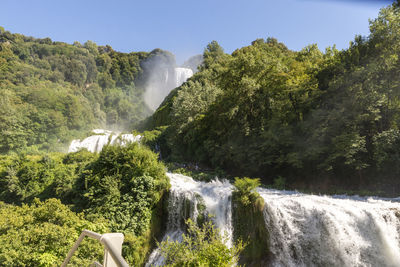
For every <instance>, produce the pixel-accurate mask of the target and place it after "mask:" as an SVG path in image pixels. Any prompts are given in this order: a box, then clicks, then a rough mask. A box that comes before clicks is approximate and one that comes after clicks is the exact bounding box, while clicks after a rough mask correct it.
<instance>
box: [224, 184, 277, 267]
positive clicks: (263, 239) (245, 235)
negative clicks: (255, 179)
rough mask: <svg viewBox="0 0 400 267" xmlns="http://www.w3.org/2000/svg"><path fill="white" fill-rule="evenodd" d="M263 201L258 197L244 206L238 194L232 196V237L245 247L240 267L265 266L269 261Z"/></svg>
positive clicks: (267, 234)
mask: <svg viewBox="0 0 400 267" xmlns="http://www.w3.org/2000/svg"><path fill="white" fill-rule="evenodd" d="M263 209H264V199H263V198H261V197H260V196H258V197H257V198H255V199H252V201H251V203H248V204H244V203H243V202H242V201H241V195H240V193H239V192H237V191H236V192H234V193H233V194H232V218H233V226H234V231H233V236H234V239H235V240H238V239H241V240H243V241H244V242H246V243H247V246H246V247H245V249H244V250H243V252H242V253H241V255H240V261H239V264H240V265H246V266H266V265H267V263H268V260H269V254H270V253H269V241H268V240H269V233H268V231H267V229H266V227H265V222H264V216H263Z"/></svg>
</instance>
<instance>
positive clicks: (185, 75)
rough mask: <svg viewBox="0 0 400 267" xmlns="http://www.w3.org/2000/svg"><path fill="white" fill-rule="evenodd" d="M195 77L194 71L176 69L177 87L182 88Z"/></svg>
mask: <svg viewBox="0 0 400 267" xmlns="http://www.w3.org/2000/svg"><path fill="white" fill-rule="evenodd" d="M192 76H193V71H192V70H191V69H188V68H175V85H176V86H175V87H178V86H181V85H182V84H183V83H184V82H186V80H187V79H189V78H190V77H192Z"/></svg>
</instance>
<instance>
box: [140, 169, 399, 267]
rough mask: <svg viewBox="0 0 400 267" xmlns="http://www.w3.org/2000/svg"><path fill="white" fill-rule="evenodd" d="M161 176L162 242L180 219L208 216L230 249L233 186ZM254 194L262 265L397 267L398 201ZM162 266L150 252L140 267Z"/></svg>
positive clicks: (176, 230) (179, 226)
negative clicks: (164, 203) (164, 197)
mask: <svg viewBox="0 0 400 267" xmlns="http://www.w3.org/2000/svg"><path fill="white" fill-rule="evenodd" d="M167 175H168V177H169V179H170V183H171V190H170V196H169V200H168V211H169V214H168V222H167V230H166V234H165V236H164V238H163V240H166V239H167V238H168V237H169V238H170V239H172V240H179V239H180V238H181V235H182V233H184V229H185V223H184V222H185V219H187V218H191V219H192V220H196V219H197V218H198V217H199V216H200V215H205V214H212V215H214V218H213V221H214V223H215V225H216V226H217V227H218V228H219V229H220V230H221V232H222V233H226V234H227V235H228V237H229V238H228V242H227V245H228V246H231V244H232V242H233V225H232V210H231V209H232V204H231V195H232V190H233V186H232V185H231V184H230V183H229V182H228V181H220V180H214V181H212V182H210V183H205V182H197V181H194V180H193V179H192V178H190V177H187V176H184V175H181V174H173V173H167ZM257 191H258V192H259V194H260V196H261V197H262V198H263V199H264V201H265V206H264V211H263V216H264V221H265V227H266V229H267V232H268V233H269V235H268V237H267V238H268V240H269V252H268V251H266V254H268V255H269V256H268V257H269V263H268V265H267V266H338V267H339V266H393V267H394V266H400V199H383V198H372V197H369V198H367V197H356V196H353V197H351V196H317V195H307V194H301V193H298V192H292V191H278V190H271V189H265V188H258V189H257ZM163 262H164V260H163V258H162V255H161V253H160V251H159V250H158V249H156V250H154V251H153V252H152V254H151V255H150V257H149V260H148V263H147V264H146V266H152V265H154V266H160V265H162V264H163Z"/></svg>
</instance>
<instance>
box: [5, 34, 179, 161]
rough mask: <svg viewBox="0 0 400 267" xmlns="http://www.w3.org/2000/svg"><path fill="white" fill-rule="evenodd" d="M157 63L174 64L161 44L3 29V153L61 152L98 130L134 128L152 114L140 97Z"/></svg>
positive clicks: (170, 55) (172, 58)
mask: <svg viewBox="0 0 400 267" xmlns="http://www.w3.org/2000/svg"><path fill="white" fill-rule="evenodd" d="M155 61H157V62H158V63H160V62H167V63H170V64H172V65H174V64H175V58H174V56H173V55H172V54H171V53H169V52H167V51H163V50H161V49H155V50H154V51H152V52H150V53H147V52H132V53H120V52H117V51H114V50H113V49H112V48H111V47H110V46H97V45H96V44H95V43H94V42H91V41H87V42H86V43H84V44H83V45H82V44H80V43H79V42H75V43H74V44H73V45H69V44H66V43H62V42H53V41H52V40H51V39H50V38H44V39H36V38H33V37H27V36H24V35H21V34H12V33H10V32H8V31H5V30H4V29H2V30H1V31H0V99H1V100H0V110H1V111H0V153H7V152H9V151H15V150H23V149H24V148H26V147H30V148H32V149H33V150H38V149H39V150H50V151H57V150H62V149H63V147H64V146H65V144H66V143H68V142H69V141H70V140H71V139H73V138H74V137H80V136H84V135H85V134H86V132H87V131H88V130H91V129H93V127H108V128H113V129H118V130H131V129H132V126H133V125H134V124H135V123H137V122H139V121H140V120H142V119H143V118H145V117H146V116H148V115H149V114H150V113H149V112H150V110H149V108H148V107H147V106H146V105H145V104H144V101H143V94H144V90H145V88H144V85H145V81H146V80H147V78H148V77H149V75H150V73H151V71H152V70H151V69H150V68H148V66H149V65H151V63H152V62H155Z"/></svg>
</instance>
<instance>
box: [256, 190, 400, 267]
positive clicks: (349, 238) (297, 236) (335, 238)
mask: <svg viewBox="0 0 400 267" xmlns="http://www.w3.org/2000/svg"><path fill="white" fill-rule="evenodd" d="M258 191H259V193H260V195H261V196H262V197H263V198H264V200H265V209H264V219H265V224H266V228H267V229H268V232H269V236H270V251H271V253H272V255H273V256H272V263H271V265H272V266H400V204H399V200H398V199H397V200H396V199H394V200H392V201H388V200H385V199H374V198H360V197H348V196H346V197H343V196H342V197H340V196H336V197H328V196H315V195H306V194H299V193H296V192H285V191H276V190H268V189H259V190H258Z"/></svg>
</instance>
